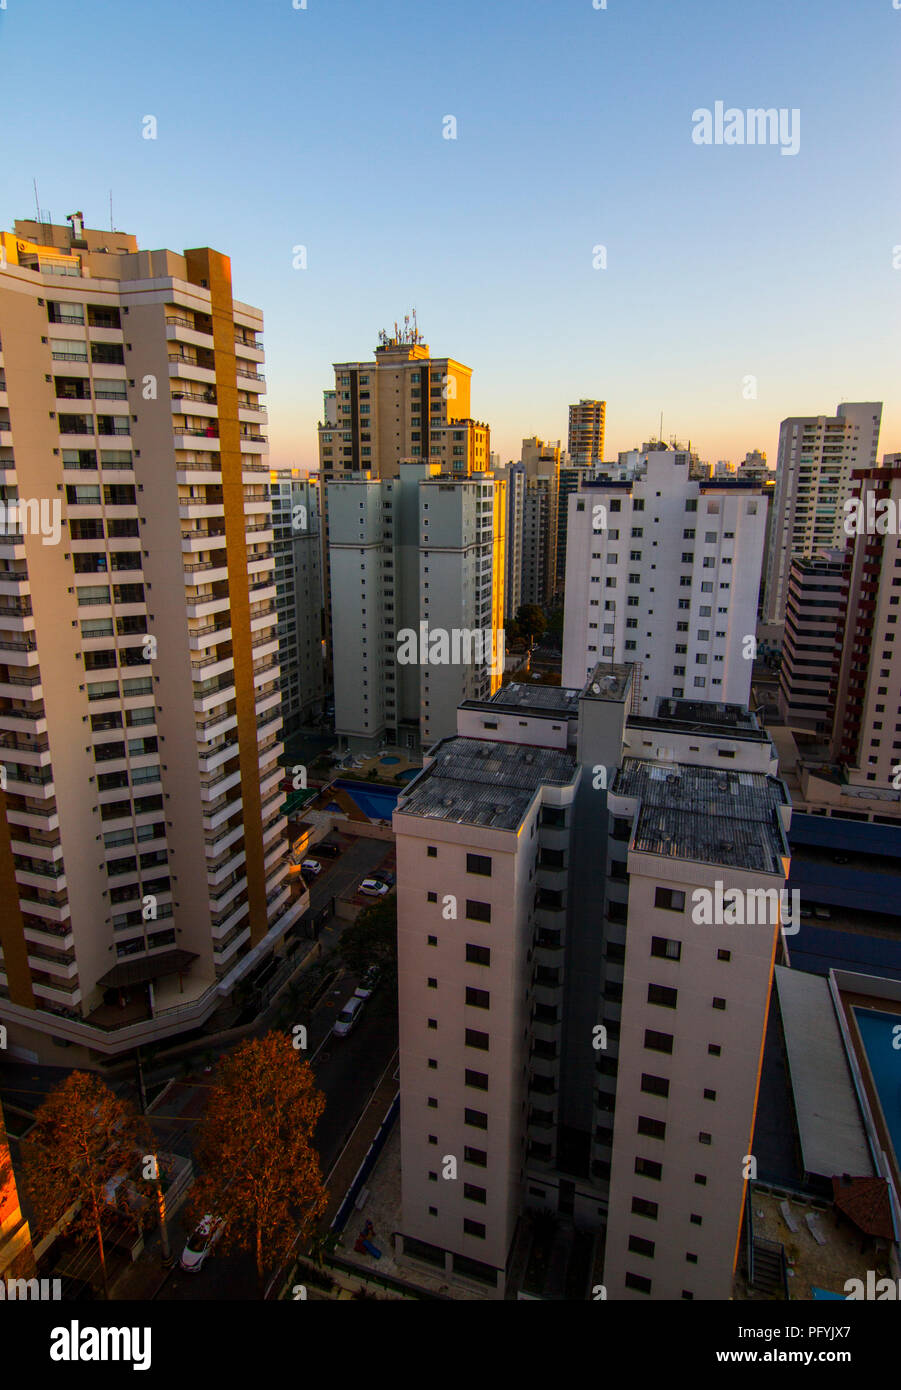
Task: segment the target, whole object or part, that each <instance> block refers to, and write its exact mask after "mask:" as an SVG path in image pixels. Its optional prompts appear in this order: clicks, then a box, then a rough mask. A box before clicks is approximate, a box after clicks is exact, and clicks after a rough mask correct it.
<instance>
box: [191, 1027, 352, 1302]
mask: <svg viewBox="0 0 901 1390" xmlns="http://www.w3.org/2000/svg"><path fill="white" fill-rule="evenodd" d="M324 1109H325V1097H324V1096H323V1094H322V1092H321V1091H317V1089H316V1086H315V1079H314V1077H313V1072H312V1069H311V1067H310V1065H309V1063H308V1062H305V1061H303V1060H302V1059H301V1057H300V1054H299V1052H298V1051H297V1050H296V1049H295V1048H294V1046H293V1042H292V1040H291V1038H289V1037H288V1036H287V1034H285V1033H277V1032H271V1033H267V1034H266V1035H265V1037H262V1038H252V1039H248V1040H247V1041H245V1042H243V1043H241V1044H240V1045H239V1046H238V1047H236V1048H235V1049H234V1050H233V1051H232V1052H230V1053H228V1054H227V1056H225V1057H224V1058H223V1059H222V1060H221V1061H220V1063H219V1066H218V1067H217V1070H216V1074H215V1076H214V1078H213V1084H212V1087H211V1090H210V1098H209V1102H208V1104H207V1108H206V1112H205V1114H204V1116H203V1119H202V1120H201V1122H200V1125H199V1127H198V1140H197V1144H196V1147H195V1160H196V1161H197V1163H198V1166H199V1169H200V1177H199V1178H198V1180H197V1182H196V1183H195V1185H194V1190H193V1192H192V1195H191V1201H190V1210H191V1212H192V1213H193V1215H194V1217H195V1218H199V1217H202V1216H204V1215H206V1214H210V1215H212V1216H216V1217H220V1218H221V1219H222V1220H223V1221H224V1223H225V1226H224V1231H223V1236H222V1246H221V1248H222V1249H223V1250H226V1251H228V1250H249V1251H252V1252H253V1256H254V1260H255V1262H256V1270H257V1279H258V1281H259V1290H260V1297H261V1298H262V1297H263V1294H264V1290H265V1286H266V1273H267V1271H269V1270H275V1269H278V1268H279V1267H280V1266H281V1265H282V1264H283V1263H284V1261H285V1260H286V1259H287V1257H288V1255H289V1253H290V1251H291V1249H292V1247H293V1246H294V1245H295V1244H296V1243H297V1240H298V1238H301V1237H302V1236H303V1235H305V1234H306V1233H307V1232H308V1231H309V1230H310V1228H311V1226H312V1224H313V1222H314V1221H315V1220H316V1218H317V1217H318V1216H319V1215H320V1214H321V1213H322V1211H323V1209H324V1207H325V1204H326V1192H325V1188H324V1187H323V1183H322V1176H321V1173H320V1170H319V1155H318V1153H317V1152H316V1150H315V1149H314V1148H313V1144H312V1139H313V1131H314V1130H315V1128H316V1125H317V1123H318V1121H319V1117H320V1115H321V1114H322V1112H323V1110H324Z"/></svg>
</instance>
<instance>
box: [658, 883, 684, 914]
mask: <svg viewBox="0 0 901 1390" xmlns="http://www.w3.org/2000/svg"><path fill="white" fill-rule="evenodd" d="M654 906H655V907H661V908H666V909H667V911H669V912H684V911H685V894H684V893H682V892H679V891H678V890H677V889H675V888H658V889H657V890H656V891H655V893H654Z"/></svg>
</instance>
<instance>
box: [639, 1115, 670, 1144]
mask: <svg viewBox="0 0 901 1390" xmlns="http://www.w3.org/2000/svg"><path fill="white" fill-rule="evenodd" d="M637 1129H638V1133H639V1134H644V1135H646V1136H647V1138H648V1139H665V1138H666V1125H665V1124H664V1123H663V1121H662V1120H652V1119H651V1117H650V1116H649V1115H639V1117H638V1126H637Z"/></svg>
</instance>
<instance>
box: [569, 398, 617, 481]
mask: <svg viewBox="0 0 901 1390" xmlns="http://www.w3.org/2000/svg"><path fill="white" fill-rule="evenodd" d="M606 419H607V402H606V401H584V400H583V401H579V403H578V405H571V406H570V407H569V436H568V439H567V444H566V453H567V456H568V458H569V461H570V463H581V464H586V465H588V466H589V467H590V466H591V465H592V464H594V463H597V462H598V461H599V460H600V459H603V457H604V428H605V424H606Z"/></svg>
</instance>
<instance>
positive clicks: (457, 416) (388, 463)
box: [319, 314, 491, 663]
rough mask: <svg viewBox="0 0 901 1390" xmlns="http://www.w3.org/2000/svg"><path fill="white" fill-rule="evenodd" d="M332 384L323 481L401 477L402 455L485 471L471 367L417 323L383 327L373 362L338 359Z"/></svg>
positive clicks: (487, 445) (325, 531)
mask: <svg viewBox="0 0 901 1390" xmlns="http://www.w3.org/2000/svg"><path fill="white" fill-rule="evenodd" d="M334 373H335V385H334V388H333V389H329V390H327V391H326V392H325V393H324V400H323V420H322V423H321V424H320V426H319V470H320V474H321V477H322V479H323V481H324V482H328V481H331V480H333V479H339V478H344V477H349V476H350V475H351V474H353V473H358V474H359V473H368V474H370V475H371V476H372V477H374V478H396V477H398V475H399V469H400V464H401V461H402V460H407V461H410V460H422V462H424V463H437V464H438V465H439V466H440V468H441V471H442V472H447V473H452V474H454V475H455V476H463V477H465V476H467V475H468V474H470V473H483V472H486V471H487V470H488V468H489V466H490V458H491V442H490V431H489V428H488V426H487V425H486V424H484V423H483V422H481V421H478V420H473V419H472V418H471V415H470V382H471V378H472V368H471V367H466V366H464V365H463V363H462V362H458V361H457V360H456V359H455V358H453V357H432V356H431V353H430V351H429V347H428V344H427V343H425V342H423V339H422V334H421V333H420V332H419V329H418V328H417V326H416V319H415V314H414V316H413V322H412V325H411V323H410V321H409V319H405V321H404V327H403V328H399V327H398V325H397V324H395V325H394V332H393V334H391V335H389V334H388V333H387V332H382V333H380V335H379V345H378V347H377V348H376V349H375V355H374V358H373V359H372V360H371V361H368V362H336V363H334ZM329 528H330V522H329V515H328V498H327V496H326V507H325V510H324V513H323V527H322V535H323V579H324V588H325V609H326V639H327V642H328V643H329V651H328V660H329V662H330V663H331V661H332V658H333V652H334V644H333V641H332V633H331V614H332V600H331V573H330V570H329Z"/></svg>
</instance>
